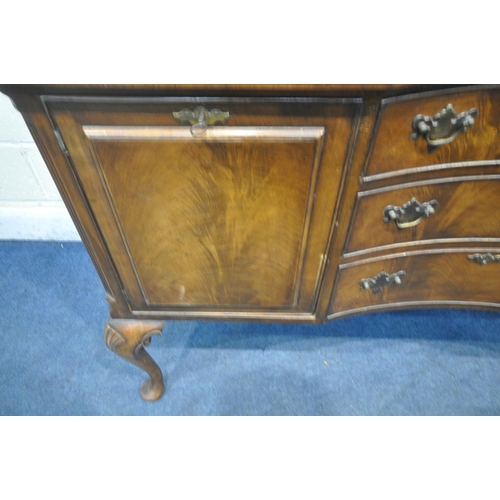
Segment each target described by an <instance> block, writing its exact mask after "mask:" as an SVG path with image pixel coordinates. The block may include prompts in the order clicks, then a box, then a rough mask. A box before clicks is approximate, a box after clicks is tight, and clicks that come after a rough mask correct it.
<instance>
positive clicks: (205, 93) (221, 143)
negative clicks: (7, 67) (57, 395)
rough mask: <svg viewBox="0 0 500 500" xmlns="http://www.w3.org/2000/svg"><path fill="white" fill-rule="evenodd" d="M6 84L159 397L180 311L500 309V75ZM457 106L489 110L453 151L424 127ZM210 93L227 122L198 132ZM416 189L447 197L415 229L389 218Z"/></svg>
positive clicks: (114, 331) (115, 345) (120, 341)
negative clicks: (352, 81) (166, 347)
mask: <svg viewBox="0 0 500 500" xmlns="http://www.w3.org/2000/svg"><path fill="white" fill-rule="evenodd" d="M0 90H2V91H4V92H6V93H7V94H8V95H10V96H11V97H12V99H13V101H14V102H15V104H16V106H17V107H18V109H19V110H20V111H21V112H22V114H23V116H24V118H25V120H26V122H27V124H28V127H29V129H30V131H31V132H32V134H33V137H34V139H35V141H36V143H37V145H38V147H39V148H40V151H41V153H42V155H43V157H44V159H45V161H46V163H47V165H48V168H49V170H50V172H51V174H52V176H53V178H54V180H55V182H56V184H57V186H58V188H59V191H60V192H61V196H62V197H63V199H64V201H65V203H66V205H67V207H68V210H69V211H70V214H71V216H72V217H73V220H74V221H75V224H76V227H77V228H78V231H79V232H80V234H81V236H82V240H83V242H84V243H85V245H86V248H87V249H88V251H89V255H90V256H91V258H92V260H93V262H94V264H95V266H96V269H97V271H98V273H99V276H100V277H101V280H102V282H103V285H104V288H105V291H106V298H107V300H108V302H109V304H110V316H111V317H110V320H109V321H108V323H107V325H106V328H105V341H106V344H107V346H108V347H109V348H110V349H111V350H112V351H114V352H116V353H117V354H118V355H120V356H121V357H123V358H124V359H126V360H128V361H130V362H131V363H133V364H135V365H136V366H138V367H140V368H141V369H143V370H144V371H145V372H147V373H148V375H149V379H148V380H147V381H146V382H145V384H144V385H143V388H142V389H141V394H142V396H143V397H144V398H145V399H148V400H154V399H157V398H158V397H160V396H161V394H162V392H163V390H164V385H163V376H162V373H161V370H160V368H159V367H158V365H157V364H156V363H155V362H154V361H153V360H152V358H151V357H150V356H149V354H148V353H147V352H146V350H145V347H147V345H148V344H149V341H150V339H151V336H152V335H155V334H159V333H161V330H162V327H163V324H164V322H165V320H166V319H169V318H173V319H220V320H227V319H231V320H252V321H282V322H313V323H319V322H323V321H326V320H328V319H334V318H337V317H342V316H346V315H351V314H357V313H363V312H370V311H380V310H387V309H395V308H409V307H443V306H447V307H448V306H449V307H475V308H486V309H498V307H499V304H500V293H499V287H498V286H497V283H498V281H499V278H500V264H499V263H498V260H499V259H498V258H497V257H495V256H496V255H499V254H500V229H499V221H500V212H499V210H500V209H499V208H498V199H499V196H500V140H499V129H500V89H499V88H498V87H497V86H466V87H460V86H456V85H450V86H444V85H441V86H422V85H350V86H342V85H319V86H314V85H285V86H276V85H241V86H238V85H206V86H203V85H68V86H64V85H19V86H16V85H2V86H0ZM448 104H452V105H453V106H454V108H455V109H456V111H457V112H458V113H460V112H462V111H466V110H469V109H471V108H477V109H478V115H477V118H476V121H475V123H474V124H473V125H472V126H470V127H469V128H468V130H467V131H466V132H464V133H461V134H459V135H458V136H457V137H456V138H455V139H454V140H453V141H452V142H450V143H449V144H445V145H443V146H440V147H438V148H429V147H428V145H427V143H426V141H425V140H424V138H423V137H417V138H412V137H411V135H412V133H413V130H412V121H413V118H414V117H415V116H417V115H419V114H421V115H426V116H427V115H428V116H431V117H433V116H435V115H436V113H438V112H439V111H441V109H443V108H444V107H445V106H447V105H448ZM199 107H202V108H205V109H206V110H207V113H208V112H210V110H213V109H215V110H218V111H216V114H220V115H221V116H222V115H223V116H224V123H218V124H216V125H210V124H209V126H208V127H205V126H204V125H203V123H201V124H200V125H199V126H197V128H196V127H195V128H196V130H195V129H193V130H192V129H191V126H192V124H190V123H184V122H182V121H181V119H180V117H182V116H184V115H185V113H181V114H179V112H180V111H182V110H184V109H190V110H194V109H195V108H199ZM186 116H187V115H186ZM200 116H201V118H199V119H201V120H202V121H203V114H201V115H199V117H200ZM207 116H208V115H207ZM413 198H416V199H417V200H418V201H420V202H422V203H423V202H428V201H431V200H436V201H437V205H435V212H434V213H433V214H431V216H429V217H427V218H423V219H422V220H421V221H419V223H418V224H417V225H414V226H413V227H408V228H405V229H400V228H398V227H397V226H396V224H395V223H394V222H393V221H389V222H384V220H383V219H384V209H385V208H386V207H387V206H403V205H404V204H405V203H407V202H409V201H410V200H411V199H413ZM474 255H475V257H474ZM477 255H479V257H478V256H477ZM482 255H486V256H488V257H484V258H482V257H481V256H482ZM384 277H387V280H386V281H384V280H385V278H384ZM372 282H376V283H377V284H378V285H380V286H376V287H375V289H372V288H370V286H369V284H370V283H372ZM381 285H384V286H381ZM374 292H376V293H374Z"/></svg>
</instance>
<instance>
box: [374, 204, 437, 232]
mask: <svg viewBox="0 0 500 500" xmlns="http://www.w3.org/2000/svg"><path fill="white" fill-rule="evenodd" d="M437 204H438V202H437V200H431V201H426V202H424V203H420V202H419V201H418V200H417V199H416V198H412V199H411V200H410V201H408V202H406V203H405V204H404V205H403V206H401V207H395V206H393V205H388V206H387V207H385V208H384V222H390V221H394V222H395V223H396V225H397V226H398V228H399V229H406V228H408V227H414V226H416V225H418V224H420V223H421V222H422V221H423V220H424V219H426V218H427V217H430V216H431V215H433V214H434V213H435V207H436V206H437Z"/></svg>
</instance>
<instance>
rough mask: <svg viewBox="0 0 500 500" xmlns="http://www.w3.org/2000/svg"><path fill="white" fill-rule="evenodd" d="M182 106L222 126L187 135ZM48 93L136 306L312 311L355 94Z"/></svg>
mask: <svg viewBox="0 0 500 500" xmlns="http://www.w3.org/2000/svg"><path fill="white" fill-rule="evenodd" d="M190 104H191V107H195V106H198V105H205V106H206V107H207V108H213V107H217V108H220V109H223V110H229V111H230V114H231V118H230V119H229V120H228V124H227V125H230V127H229V126H227V127H226V126H224V127H223V126H217V127H214V128H213V130H212V131H210V133H209V134H208V135H207V134H206V135H205V136H204V137H203V138H201V139H199V138H196V137H193V136H192V135H191V133H190V129H189V127H187V126H185V125H182V126H180V124H179V123H178V122H177V121H176V120H175V119H174V118H173V112H175V111H178V110H180V109H182V108H184V107H189V105H190ZM46 105H47V109H48V110H49V113H50V116H51V117H52V119H53V120H54V123H55V124H56V125H57V127H58V128H59V130H60V131H61V137H62V139H63V140H64V144H65V148H66V149H67V150H68V152H69V155H70V157H71V159H72V164H73V165H72V167H73V169H74V174H75V175H76V176H77V177H78V178H79V180H80V182H81V184H82V186H83V189H84V190H85V192H86V193H88V201H89V204H90V207H91V209H92V212H93V214H94V216H95V218H96V221H97V224H98V225H99V227H100V230H101V232H102V235H103V239H104V240H105V243H106V245H107V247H108V248H109V250H110V253H111V254H112V255H113V257H114V259H113V260H114V263H115V267H116V269H117V271H118V274H119V277H120V281H121V282H122V283H123V289H124V291H125V292H126V296H127V298H128V300H129V304H130V307H131V309H132V311H133V312H134V313H135V314H143V313H144V312H147V311H156V312H157V313H158V314H160V315H169V316H170V317H175V316H177V317H189V315H190V314H191V311H194V313H195V315H196V317H200V313H203V312H208V313H211V312H214V311H216V312H219V313H224V314H225V316H226V317H231V316H233V317H236V318H237V317H240V316H241V315H242V314H245V313H250V314H251V316H253V317H254V318H266V317H267V314H268V313H273V315H274V316H273V317H277V316H276V314H279V313H285V314H287V315H288V316H289V317H293V315H294V314H297V313H298V314H304V313H307V314H313V313H314V306H315V301H316V297H317V294H318V287H319V284H320V283H321V279H322V275H323V272H324V267H325V266H324V264H325V260H326V259H325V257H326V254H327V249H328V247H327V245H328V241H329V233H330V227H331V221H332V218H333V214H334V209H335V206H336V199H337V193H338V190H339V183H340V179H341V175H342V170H343V165H344V162H345V158H346V152H347V145H348V141H349V137H350V134H351V129H352V127H353V120H354V117H355V114H356V110H357V108H358V107H359V106H358V104H357V102H356V101H354V102H353V103H344V102H330V101H326V102H325V101H314V100H308V101H307V102H301V101H293V100H287V101H282V100H273V101H271V102H262V101H260V100H254V101H251V102H250V103H248V102H247V101H243V102H241V101H238V100H232V101H224V100H216V101H214V100H211V101H207V102H205V103H203V102H200V101H196V102H192V103H190V102H186V101H182V102H178V101H175V100H174V101H173V102H172V101H168V102H165V101H162V100H157V99H152V100H151V99H149V100H148V99H146V100H139V101H137V102H133V101H130V102H127V103H123V101H120V100H118V101H113V100H105V101H104V102H102V101H92V100H88V99H84V100H77V99H69V100H64V99H62V100H61V99H47V100H46ZM153 127H154V128H153ZM278 317H279V316H278Z"/></svg>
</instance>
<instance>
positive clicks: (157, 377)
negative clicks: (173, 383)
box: [104, 319, 165, 401]
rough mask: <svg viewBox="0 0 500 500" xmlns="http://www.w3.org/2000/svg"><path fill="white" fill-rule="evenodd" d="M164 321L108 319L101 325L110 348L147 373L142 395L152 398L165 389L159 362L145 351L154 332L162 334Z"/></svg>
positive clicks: (148, 399) (157, 396)
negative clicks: (103, 326)
mask: <svg viewBox="0 0 500 500" xmlns="http://www.w3.org/2000/svg"><path fill="white" fill-rule="evenodd" d="M164 323H165V322H164V321H146V320H144V321H140V320H129V319H110V320H109V321H108V323H107V324H106V328H105V329H104V340H105V342H106V345H107V346H108V348H109V349H111V350H112V351H113V352H115V353H116V354H118V356H121V357H122V358H124V359H125V360H127V361H129V362H130V363H132V364H134V365H136V366H137V367H139V368H141V369H142V370H144V371H145V372H146V373H148V374H149V377H150V378H149V379H147V380H146V381H145V382H144V383H143V384H142V386H141V396H142V397H143V398H144V399H145V400H146V401H155V400H156V399H158V398H159V397H160V396H161V395H162V394H163V391H164V384H163V375H162V373H161V370H160V368H159V366H158V365H157V364H156V363H155V361H153V358H152V357H151V356H150V355H149V354H148V353H147V352H146V350H145V349H144V347H147V346H148V345H149V344H150V342H151V337H152V336H153V335H161V331H162V328H163V325H164Z"/></svg>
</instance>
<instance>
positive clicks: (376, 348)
mask: <svg viewBox="0 0 500 500" xmlns="http://www.w3.org/2000/svg"><path fill="white" fill-rule="evenodd" d="M0 268H1V271H2V272H1V276H0V280H1V286H0V325H1V336H0V415H500V390H499V387H500V334H499V330H500V315H499V314H496V313H493V312H485V311H460V310H420V311H405V312H391V313H379V314H373V315H367V316H358V317H354V318H347V319H343V320H337V321H335V322H331V323H328V324H326V325H321V326H312V325H307V326H304V325H277V324H266V325H260V324H251V323H217V322H187V321H186V322H179V321H172V322H168V323H167V324H166V326H165V328H164V331H163V336H162V337H161V338H154V339H153V342H152V344H151V347H150V348H149V352H150V353H151V354H152V356H153V357H154V358H155V359H156V361H157V362H158V364H159V365H160V367H161V368H162V370H163V373H164V375H166V393H165V395H164V396H163V397H162V399H160V400H159V401H157V402H155V403H146V402H144V401H143V400H142V399H141V398H140V396H139V392H138V390H139V386H140V384H141V382H142V380H143V379H144V376H143V372H142V371H140V370H138V369H137V368H135V367H134V366H132V365H130V364H128V363H126V362H125V361H123V360H122V359H120V358H118V357H117V356H116V355H114V354H113V353H111V352H110V351H108V349H107V348H106V347H105V345H104V341H103V328H104V324H105V322H106V320H107V317H108V308H107V303H106V301H105V300H104V290H103V288H102V285H101V283H100V281H99V278H98V277H97V274H96V272H95V270H94V268H93V266H92V263H91V262H90V259H89V257H88V255H87V253H86V251H85V249H84V247H83V245H82V244H80V243H46V242H44V243H40V242H0Z"/></svg>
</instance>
